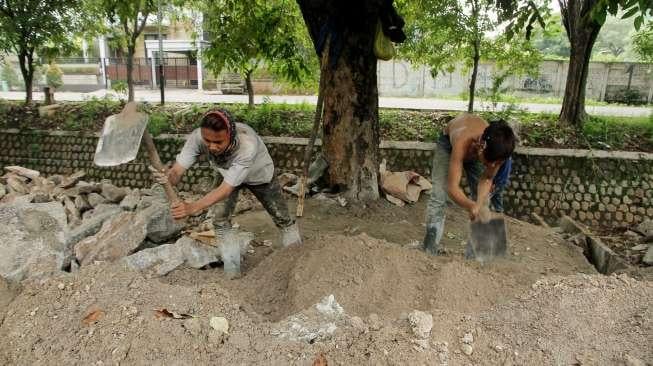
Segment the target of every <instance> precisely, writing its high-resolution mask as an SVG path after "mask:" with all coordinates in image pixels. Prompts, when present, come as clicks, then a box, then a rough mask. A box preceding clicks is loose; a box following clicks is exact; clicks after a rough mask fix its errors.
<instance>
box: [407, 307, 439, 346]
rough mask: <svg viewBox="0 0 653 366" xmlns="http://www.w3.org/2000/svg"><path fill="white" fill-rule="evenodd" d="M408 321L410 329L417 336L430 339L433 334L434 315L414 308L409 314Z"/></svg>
mask: <svg viewBox="0 0 653 366" xmlns="http://www.w3.org/2000/svg"><path fill="white" fill-rule="evenodd" d="M408 322H409V323H410V329H411V330H412V331H413V334H415V337H417V338H420V339H428V338H429V337H430V336H431V329H432V328H433V315H431V314H429V313H425V312H423V311H419V310H413V311H412V312H411V313H410V314H408Z"/></svg>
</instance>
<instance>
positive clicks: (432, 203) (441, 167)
mask: <svg viewBox="0 0 653 366" xmlns="http://www.w3.org/2000/svg"><path fill="white" fill-rule="evenodd" d="M451 150H452V146H451V141H450V140H449V136H448V135H441V136H440V138H439V139H438V141H437V142H436V144H435V150H434V151H433V165H432V166H431V182H432V183H433V188H432V189H431V197H430V198H429V202H428V205H427V209H426V236H425V237H424V249H425V250H426V251H427V252H430V253H431V254H437V251H438V249H439V244H440V240H441V239H442V233H443V230H444V220H445V209H446V206H447V198H448V194H447V177H448V175H449V160H450V158H451ZM509 160H510V158H509ZM511 163H512V162H511V161H510V162H509V161H508V160H506V162H505V163H504V166H502V167H501V168H500V169H499V171H500V172H502V173H503V171H504V170H506V169H508V171H507V172H505V173H504V174H501V175H502V176H505V177H507V176H508V175H509V174H510V171H509V169H510V167H511ZM463 169H464V170H465V176H466V177H467V183H468V184H469V188H470V192H471V199H472V200H476V190H477V188H478V180H479V178H480V177H481V175H482V174H483V172H484V170H485V167H484V166H483V164H482V163H481V162H480V161H477V160H474V161H469V162H464V163H463ZM499 175H500V174H499V173H497V176H499ZM507 184H508V180H507V179H502V180H501V181H500V182H498V181H497V180H496V179H495V181H494V190H493V191H492V193H491V194H490V208H491V209H492V210H493V211H495V212H503V191H504V189H505V187H506V185H507Z"/></svg>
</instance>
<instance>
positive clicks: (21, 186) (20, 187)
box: [7, 175, 29, 194]
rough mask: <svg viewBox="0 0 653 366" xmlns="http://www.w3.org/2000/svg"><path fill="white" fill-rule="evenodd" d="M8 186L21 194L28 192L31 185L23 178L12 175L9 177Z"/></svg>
mask: <svg viewBox="0 0 653 366" xmlns="http://www.w3.org/2000/svg"><path fill="white" fill-rule="evenodd" d="M7 187H9V190H10V191H13V192H16V193H19V194H28V193H29V187H28V186H27V184H25V183H24V182H23V181H22V180H21V179H19V178H18V177H16V176H13V175H10V176H8V177H7Z"/></svg>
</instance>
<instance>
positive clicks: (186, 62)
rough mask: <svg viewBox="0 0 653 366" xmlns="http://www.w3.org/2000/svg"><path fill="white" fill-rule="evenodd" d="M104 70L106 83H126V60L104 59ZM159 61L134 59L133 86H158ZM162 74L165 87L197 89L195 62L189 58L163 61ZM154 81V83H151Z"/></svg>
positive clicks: (165, 59) (168, 58)
mask: <svg viewBox="0 0 653 366" xmlns="http://www.w3.org/2000/svg"><path fill="white" fill-rule="evenodd" d="M102 62H103V66H104V69H105V70H106V81H111V82H115V81H127V60H126V59H124V58H105V59H103V60H102ZM158 66H159V60H158V59H155V60H154V64H152V59H149V58H144V57H143V58H135V59H134V67H133V70H132V78H133V80H134V84H135V85H153V86H158V85H160V82H161V81H160V80H159V71H158ZM163 73H164V78H165V81H166V83H165V86H166V87H175V88H197V61H196V60H193V59H189V58H181V57H180V58H171V57H167V58H164V59H163ZM153 81H154V83H153Z"/></svg>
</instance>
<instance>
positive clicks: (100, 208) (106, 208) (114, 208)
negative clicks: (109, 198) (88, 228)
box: [82, 203, 121, 220]
mask: <svg viewBox="0 0 653 366" xmlns="http://www.w3.org/2000/svg"><path fill="white" fill-rule="evenodd" d="M120 211H121V209H120V207H119V206H118V205H116V204H114V203H101V204H99V205H97V206H95V207H94V208H92V209H90V210H88V211H86V212H84V214H83V215H82V219H83V220H87V219H90V218H91V217H93V216H96V215H99V214H102V213H104V212H115V213H117V212H120Z"/></svg>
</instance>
